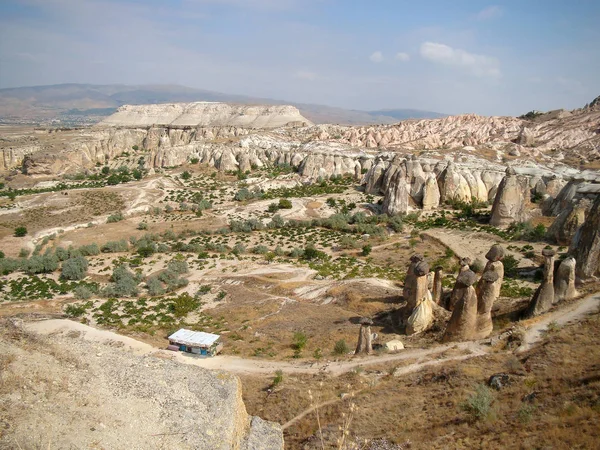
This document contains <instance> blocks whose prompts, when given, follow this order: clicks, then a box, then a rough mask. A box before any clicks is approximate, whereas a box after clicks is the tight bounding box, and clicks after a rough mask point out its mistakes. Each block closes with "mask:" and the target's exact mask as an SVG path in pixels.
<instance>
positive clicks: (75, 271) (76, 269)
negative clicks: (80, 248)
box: [60, 256, 88, 280]
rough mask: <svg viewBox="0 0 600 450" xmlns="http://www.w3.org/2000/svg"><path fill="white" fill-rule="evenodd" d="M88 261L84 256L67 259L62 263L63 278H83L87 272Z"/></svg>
mask: <svg viewBox="0 0 600 450" xmlns="http://www.w3.org/2000/svg"><path fill="white" fill-rule="evenodd" d="M87 268H88V262H87V259H85V258H84V257H83V256H77V257H75V258H70V259H67V260H66V261H65V262H63V264H62V272H61V274H60V276H61V278H63V279H65V280H83V279H84V278H85V275H86V273H87Z"/></svg>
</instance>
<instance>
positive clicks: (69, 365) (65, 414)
mask: <svg viewBox="0 0 600 450" xmlns="http://www.w3.org/2000/svg"><path fill="white" fill-rule="evenodd" d="M52 322H58V324H57V325H49V324H48V325H46V323H32V324H30V325H32V326H33V327H34V328H36V327H37V326H39V327H40V328H39V329H40V330H42V331H41V333H44V335H43V336H42V335H41V334H40V335H38V334H32V333H31V332H29V331H25V332H24V331H22V330H21V329H20V328H14V327H15V326H14V325H10V326H12V327H13V328H11V330H10V333H8V332H6V330H7V324H6V321H5V322H3V323H2V324H1V326H0V329H1V330H3V331H2V332H0V354H3V355H11V358H10V359H9V361H12V363H8V364H5V366H4V367H3V376H10V377H11V379H18V380H21V383H18V385H15V389H14V391H13V392H12V394H11V395H10V396H9V397H12V398H3V407H4V408H7V409H6V410H5V411H3V414H4V412H7V411H8V410H11V411H13V413H14V414H11V415H12V416H13V417H11V418H10V419H9V420H10V423H11V426H10V430H8V429H7V430H4V431H6V433H5V432H4V431H3V433H2V435H0V448H14V447H15V445H14V443H15V442H19V443H20V445H19V446H22V447H23V448H36V447H39V442H40V440H39V439H40V436H44V440H46V439H48V440H49V438H46V436H50V435H51V436H52V438H51V440H52V445H51V447H52V448H61V449H63V448H65V449H66V448H94V447H98V443H99V442H101V443H102V447H103V448H111V449H112V448H114V449H125V448H126V449H150V448H157V446H158V447H161V448H172V449H175V448H178V449H179V448H195V449H215V450H250V449H252V450H258V449H274V450H283V435H282V430H281V426H280V425H279V424H277V423H273V422H266V421H263V420H260V419H258V418H253V417H251V416H249V415H248V413H247V412H246V408H245V405H244V402H243V399H242V385H241V382H240V380H239V378H237V377H236V376H234V375H231V374H230V373H226V372H216V371H209V370H206V369H203V368H202V367H198V366H196V365H191V364H185V363H183V362H177V361H172V360H170V359H169V358H168V356H169V355H162V356H163V357H158V356H155V353H156V349H152V347H150V346H147V347H146V346H145V344H143V343H141V342H136V341H133V340H132V339H129V340H128V338H122V337H119V336H118V335H115V338H114V340H112V339H111V338H110V336H107V337H104V335H106V333H105V334H104V335H102V334H101V333H100V334H98V333H95V330H93V329H92V328H90V327H87V326H85V325H82V324H78V323H76V324H73V325H72V324H69V323H68V321H50V322H49V323H52ZM63 322H66V324H64V323H63ZM50 330H52V331H50ZM89 335H95V336H96V335H97V336H96V337H95V338H90V337H89ZM100 340H102V341H100ZM37 342H39V343H43V344H40V345H32V343H37ZM124 343H125V345H123V344H124ZM116 344H121V346H119V345H116ZM73 348H77V349H78V351H77V352H73V351H71V349H73ZM146 351H147V352H148V353H147V354H143V355H142V354H141V353H142V352H146ZM40 374H43V376H42V377H40ZM34 385H35V389H32V388H31V386H34ZM58 386H60V388H57V387H58ZM57 405H60V407H57ZM3 418H4V419H5V420H6V419H7V418H8V416H6V415H4V416H3ZM181 430H184V431H185V432H183V433H182V432H181Z"/></svg>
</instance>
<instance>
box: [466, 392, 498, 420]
mask: <svg viewBox="0 0 600 450" xmlns="http://www.w3.org/2000/svg"><path fill="white" fill-rule="evenodd" d="M493 401H494V394H493V393H492V391H491V390H490V388H488V387H487V386H486V385H484V384H478V385H477V387H476V388H475V392H474V393H473V394H472V395H471V396H469V397H468V398H467V400H466V401H464V402H463V403H461V405H460V407H461V408H462V410H463V411H465V412H466V413H467V414H469V416H470V417H471V418H472V419H473V420H485V419H488V418H490V416H491V415H492V403H493Z"/></svg>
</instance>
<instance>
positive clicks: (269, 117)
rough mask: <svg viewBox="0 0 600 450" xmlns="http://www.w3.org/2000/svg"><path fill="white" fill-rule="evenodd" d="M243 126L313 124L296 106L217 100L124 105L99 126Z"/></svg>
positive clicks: (255, 127) (261, 126) (275, 126)
mask: <svg viewBox="0 0 600 450" xmlns="http://www.w3.org/2000/svg"><path fill="white" fill-rule="evenodd" d="M155 125H158V126H167V125H171V126H175V127H214V126H218V127H226V126H233V127H243V128H254V129H260V128H263V129H264V128H279V127H283V126H290V125H291V126H310V125H312V123H311V122H310V121H309V120H307V119H306V118H304V117H303V116H302V115H301V114H300V111H298V109H297V108H295V107H293V106H287V105H284V106H265V105H259V106H247V105H230V104H227V103H215V102H193V103H171V104H159V105H124V106H121V107H120V108H119V109H118V110H117V111H116V112H115V113H114V114H112V115H111V116H109V117H107V118H106V119H104V120H103V121H102V122H100V124H99V126H109V127H141V126H155Z"/></svg>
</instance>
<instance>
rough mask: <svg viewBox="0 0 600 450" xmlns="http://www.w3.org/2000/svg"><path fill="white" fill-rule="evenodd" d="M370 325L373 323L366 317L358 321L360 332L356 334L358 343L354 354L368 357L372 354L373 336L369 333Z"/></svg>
mask: <svg viewBox="0 0 600 450" xmlns="http://www.w3.org/2000/svg"><path fill="white" fill-rule="evenodd" d="M371 325H373V321H372V320H371V319H369V318H368V317H363V318H361V319H360V330H359V332H358V343H357V344H356V350H355V351H354V354H356V355H359V354H361V353H364V354H366V355H370V354H371V353H373V334H372V333H371Z"/></svg>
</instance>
